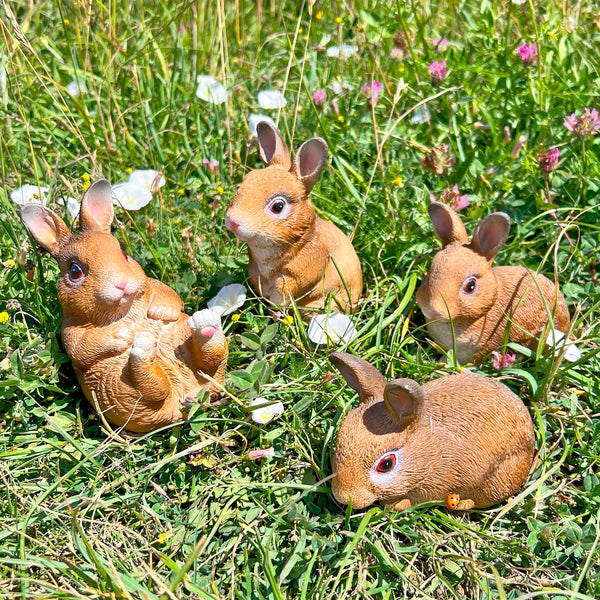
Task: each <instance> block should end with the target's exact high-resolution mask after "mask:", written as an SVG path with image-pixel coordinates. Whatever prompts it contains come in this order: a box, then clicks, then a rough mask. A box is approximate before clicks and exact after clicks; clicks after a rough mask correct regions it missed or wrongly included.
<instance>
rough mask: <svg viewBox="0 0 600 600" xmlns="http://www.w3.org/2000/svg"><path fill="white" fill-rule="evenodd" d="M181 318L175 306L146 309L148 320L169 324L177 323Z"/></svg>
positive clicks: (156, 306)
mask: <svg viewBox="0 0 600 600" xmlns="http://www.w3.org/2000/svg"><path fill="white" fill-rule="evenodd" d="M180 316H181V310H179V307H177V306H169V305H160V304H158V305H152V306H149V307H148V318H150V319H155V320H157V321H164V322H167V323H169V322H171V321H177V319H179V317H180Z"/></svg>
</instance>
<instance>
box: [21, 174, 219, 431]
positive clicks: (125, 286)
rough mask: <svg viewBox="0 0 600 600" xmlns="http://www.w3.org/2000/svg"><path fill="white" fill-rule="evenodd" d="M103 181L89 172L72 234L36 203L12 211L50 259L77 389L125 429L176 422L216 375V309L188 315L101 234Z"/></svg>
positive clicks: (106, 203)
mask: <svg viewBox="0 0 600 600" xmlns="http://www.w3.org/2000/svg"><path fill="white" fill-rule="evenodd" d="M111 196H112V188H111V186H110V184H109V182H108V181H106V180H105V179H99V180H98V181H96V182H94V183H93V184H92V185H91V186H90V188H89V189H88V191H87V192H86V193H85V195H84V197H83V200H82V202H81V209H80V214H79V221H80V227H81V231H80V232H79V233H75V234H72V233H71V232H70V231H69V229H68V227H67V226H66V224H65V223H64V221H63V220H62V219H61V218H60V217H59V216H58V215H56V214H54V213H53V212H52V211H51V210H49V209H47V208H45V207H44V206H41V205H37V204H29V205H25V206H23V208H22V209H21V219H22V221H23V223H24V224H25V226H26V227H27V229H28V230H29V232H30V233H31V235H32V236H33V238H34V239H35V240H36V241H37V242H38V244H39V245H40V246H41V247H42V248H44V249H45V250H47V251H48V252H49V253H50V255H51V256H52V257H53V258H54V259H55V260H56V261H57V262H58V265H59V267H60V276H59V281H58V299H59V302H60V304H61V306H62V310H63V322H62V339H63V343H64V346H65V349H66V351H67V354H68V355H69V357H70V359H71V361H72V362H73V366H74V368H75V372H76V374H77V378H78V380H79V383H80V385H81V387H82V389H83V392H84V394H85V396H86V397H87V398H88V400H90V402H92V404H94V405H96V404H97V406H98V408H99V410H100V411H102V413H104V415H105V417H106V419H107V420H108V421H110V422H111V423H113V424H114V425H117V426H119V427H124V428H126V429H129V430H131V431H134V432H147V431H152V430H154V429H157V428H159V427H162V426H165V425H169V424H172V423H175V422H177V421H181V420H182V419H183V418H184V414H185V409H186V407H188V406H189V403H190V402H192V401H193V400H194V399H195V397H196V395H197V394H198V392H199V391H200V390H201V388H203V387H206V386H208V387H209V388H210V391H211V393H212V394H213V395H214V394H215V393H216V392H217V389H216V388H215V386H214V384H213V383H211V382H210V380H209V379H208V378H207V377H205V375H207V376H209V377H210V379H212V380H215V381H216V382H219V383H220V382H222V381H223V377H224V372H225V366H226V364H227V355H228V347H227V341H226V339H225V336H224V334H223V330H222V328H221V320H220V317H219V316H218V315H217V314H215V313H213V312H211V311H209V310H202V311H199V312H196V313H194V315H193V316H192V317H189V316H188V315H186V314H185V313H183V312H182V310H183V303H182V301H181V298H180V297H179V296H178V295H177V294H176V292H175V291H173V290H172V289H171V288H170V287H168V286H166V285H164V284H163V283H161V282H160V281H157V280H156V279H151V278H149V277H146V275H145V274H144V271H143V270H142V268H141V267H140V265H138V263H136V262H135V261H134V260H133V259H132V258H130V257H129V256H127V255H126V254H125V253H124V252H123V251H122V250H121V247H120V245H119V242H118V240H117V239H116V238H115V237H114V236H112V235H111V233H110V225H111V223H112V220H113V207H112V198H111Z"/></svg>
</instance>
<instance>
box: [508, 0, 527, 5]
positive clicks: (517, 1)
mask: <svg viewBox="0 0 600 600" xmlns="http://www.w3.org/2000/svg"><path fill="white" fill-rule="evenodd" d="M526 1H527V0H512V3H513V4H525V2H526Z"/></svg>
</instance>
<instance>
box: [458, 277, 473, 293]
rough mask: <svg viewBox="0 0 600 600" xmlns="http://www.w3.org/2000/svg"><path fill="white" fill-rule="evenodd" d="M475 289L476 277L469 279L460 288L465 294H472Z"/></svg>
mask: <svg viewBox="0 0 600 600" xmlns="http://www.w3.org/2000/svg"><path fill="white" fill-rule="evenodd" d="M476 289H477V277H469V279H467V280H466V281H465V282H464V283H463V284H462V287H461V288H460V291H461V292H464V293H465V294H472V293H473V292H474V291H475V290H476Z"/></svg>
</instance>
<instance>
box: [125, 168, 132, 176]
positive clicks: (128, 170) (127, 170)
mask: <svg viewBox="0 0 600 600" xmlns="http://www.w3.org/2000/svg"><path fill="white" fill-rule="evenodd" d="M125 173H127V175H131V173H133V169H132V168H131V167H127V168H126V169H125Z"/></svg>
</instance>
